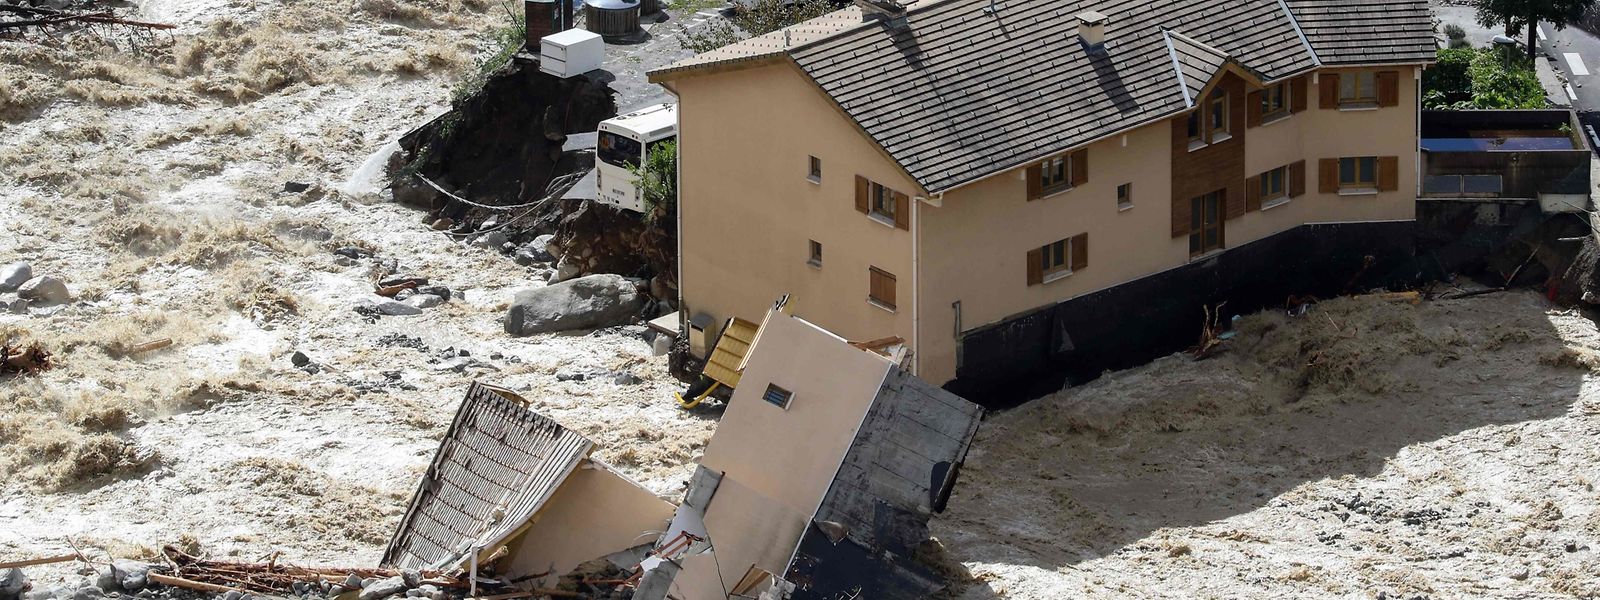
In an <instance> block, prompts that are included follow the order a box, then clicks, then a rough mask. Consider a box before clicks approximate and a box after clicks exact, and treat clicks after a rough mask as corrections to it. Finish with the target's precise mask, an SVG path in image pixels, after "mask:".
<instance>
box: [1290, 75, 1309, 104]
mask: <svg viewBox="0 0 1600 600" xmlns="http://www.w3.org/2000/svg"><path fill="white" fill-rule="evenodd" d="M1305 109H1306V76H1305V75H1301V76H1299V77H1296V78H1294V79H1291V80H1289V112H1296V113H1297V112H1303V111H1305Z"/></svg>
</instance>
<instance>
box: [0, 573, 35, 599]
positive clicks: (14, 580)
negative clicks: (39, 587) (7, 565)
mask: <svg viewBox="0 0 1600 600" xmlns="http://www.w3.org/2000/svg"><path fill="white" fill-rule="evenodd" d="M31 587H33V585H32V584H30V583H28V575H27V574H26V573H23V572H22V569H5V570H0V600H17V598H18V597H20V596H21V595H22V593H23V592H26V591H28V589H29V588H31Z"/></svg>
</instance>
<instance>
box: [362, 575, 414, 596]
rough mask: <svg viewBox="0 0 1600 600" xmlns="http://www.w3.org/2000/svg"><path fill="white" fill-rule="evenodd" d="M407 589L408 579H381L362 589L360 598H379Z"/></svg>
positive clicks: (401, 592)
mask: <svg viewBox="0 0 1600 600" xmlns="http://www.w3.org/2000/svg"><path fill="white" fill-rule="evenodd" d="M405 591H406V580H405V579H404V578H401V577H390V578H388V579H380V580H378V581H375V582H373V583H372V585H369V586H367V587H366V588H363V589H362V590H361V594H360V596H359V597H360V600H379V599H380V598H388V597H389V596H393V595H395V594H403V593H405Z"/></svg>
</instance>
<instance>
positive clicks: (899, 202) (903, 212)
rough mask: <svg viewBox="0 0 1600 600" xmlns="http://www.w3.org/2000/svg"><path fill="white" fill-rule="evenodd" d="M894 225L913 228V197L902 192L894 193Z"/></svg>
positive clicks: (907, 228)
mask: <svg viewBox="0 0 1600 600" xmlns="http://www.w3.org/2000/svg"><path fill="white" fill-rule="evenodd" d="M894 226H895V227H898V228H900V229H904V230H907V231H910V230H911V197H910V196H907V195H905V194H902V193H900V192H895V193H894Z"/></svg>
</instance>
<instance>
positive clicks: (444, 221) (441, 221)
mask: <svg viewBox="0 0 1600 600" xmlns="http://www.w3.org/2000/svg"><path fill="white" fill-rule="evenodd" d="M455 226H456V221H455V219H451V218H450V217H440V218H438V219H436V220H435V221H434V222H433V225H430V227H432V228H433V230H434V231H444V230H446V229H449V228H451V227H455Z"/></svg>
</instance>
